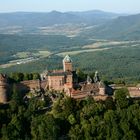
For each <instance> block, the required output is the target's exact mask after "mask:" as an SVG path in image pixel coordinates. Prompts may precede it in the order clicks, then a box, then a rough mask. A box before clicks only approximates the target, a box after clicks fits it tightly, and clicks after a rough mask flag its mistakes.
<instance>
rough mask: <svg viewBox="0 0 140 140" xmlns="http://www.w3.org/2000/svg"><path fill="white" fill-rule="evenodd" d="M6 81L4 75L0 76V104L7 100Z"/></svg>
mask: <svg viewBox="0 0 140 140" xmlns="http://www.w3.org/2000/svg"><path fill="white" fill-rule="evenodd" d="M8 87H9V85H8V81H7V77H6V75H4V74H0V103H6V102H7V98H8Z"/></svg>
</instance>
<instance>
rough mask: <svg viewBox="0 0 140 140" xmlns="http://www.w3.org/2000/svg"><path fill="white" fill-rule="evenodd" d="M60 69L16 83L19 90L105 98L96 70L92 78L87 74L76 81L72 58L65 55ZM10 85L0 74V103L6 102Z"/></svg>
mask: <svg viewBox="0 0 140 140" xmlns="http://www.w3.org/2000/svg"><path fill="white" fill-rule="evenodd" d="M62 63H63V69H62V70H52V71H47V72H45V73H42V74H41V80H28V81H22V82H20V83H16V87H17V89H19V91H20V92H23V91H24V92H29V91H30V90H32V89H43V90H55V91H63V92H64V93H65V94H66V95H67V96H70V97H72V98H75V99H82V98H85V97H87V96H89V95H91V96H93V97H94V98H95V99H96V98H97V99H100V98H101V99H102V98H106V97H107V95H106V86H105V85H104V84H103V82H101V81H100V79H99V76H98V72H96V73H95V76H94V80H92V78H90V77H89V76H87V80H86V81H85V82H82V83H78V78H77V74H76V71H74V70H73V67H72V59H71V58H70V56H69V55H66V56H65V58H64V59H63V61H62ZM11 87H12V85H10V84H8V81H7V77H6V75H3V74H0V103H6V102H7V100H8V93H9V91H10V88H11Z"/></svg>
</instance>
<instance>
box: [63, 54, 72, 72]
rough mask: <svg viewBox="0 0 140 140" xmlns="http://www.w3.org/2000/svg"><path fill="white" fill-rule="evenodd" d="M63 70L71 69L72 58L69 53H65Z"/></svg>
mask: <svg viewBox="0 0 140 140" xmlns="http://www.w3.org/2000/svg"><path fill="white" fill-rule="evenodd" d="M63 70H64V71H65V72H66V71H72V60H71V58H70V56H69V55H66V56H65V58H64V59H63Z"/></svg>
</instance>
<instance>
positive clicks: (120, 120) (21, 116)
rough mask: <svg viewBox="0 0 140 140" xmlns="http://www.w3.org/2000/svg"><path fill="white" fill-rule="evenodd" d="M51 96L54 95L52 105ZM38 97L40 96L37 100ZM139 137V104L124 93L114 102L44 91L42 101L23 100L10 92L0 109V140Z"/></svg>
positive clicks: (123, 138) (108, 139) (115, 139)
mask: <svg viewBox="0 0 140 140" xmlns="http://www.w3.org/2000/svg"><path fill="white" fill-rule="evenodd" d="M51 95H55V96H54V97H56V98H54V101H52V98H51ZM41 97H42V96H41ZM139 137H140V101H139V100H132V99H131V98H130V97H129V93H128V91H127V90H126V89H120V90H118V91H116V93H115V100H114V99H113V98H112V97H108V99H106V100H105V101H98V102H97V101H94V100H93V98H92V97H90V96H89V97H87V98H86V99H84V100H74V99H72V98H69V97H66V96H65V95H64V94H63V93H55V92H50V91H46V93H45V95H44V97H43V98H40V97H39V96H38V97H34V98H31V99H30V100H25V99H24V100H23V97H22V94H19V93H18V91H16V90H15V89H14V88H13V92H12V95H11V100H10V102H9V103H8V104H5V105H0V139H1V140H15V139H18V140H30V139H32V140H66V139H67V140H68V139H72V140H85V139H87V140H92V139H93V140H104V139H107V140H120V139H122V140H126V139H127V140H137V139H139Z"/></svg>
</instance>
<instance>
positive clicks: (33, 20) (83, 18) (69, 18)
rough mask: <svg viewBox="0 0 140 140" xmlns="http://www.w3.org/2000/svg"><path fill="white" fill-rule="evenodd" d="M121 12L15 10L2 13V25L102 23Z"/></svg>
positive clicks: (0, 15)
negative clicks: (38, 11) (33, 11)
mask: <svg viewBox="0 0 140 140" xmlns="http://www.w3.org/2000/svg"><path fill="white" fill-rule="evenodd" d="M118 16H120V14H115V13H109V12H103V11H98V10H93V11H86V12H65V13H62V12H58V11H52V12H49V13H32V12H15V13H1V14H0V27H6V26H26V27H42V26H50V25H54V24H67V23H73V24H76V23H84V24H92V25H93V24H100V23H104V22H106V21H108V20H110V19H113V18H116V17H118Z"/></svg>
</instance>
